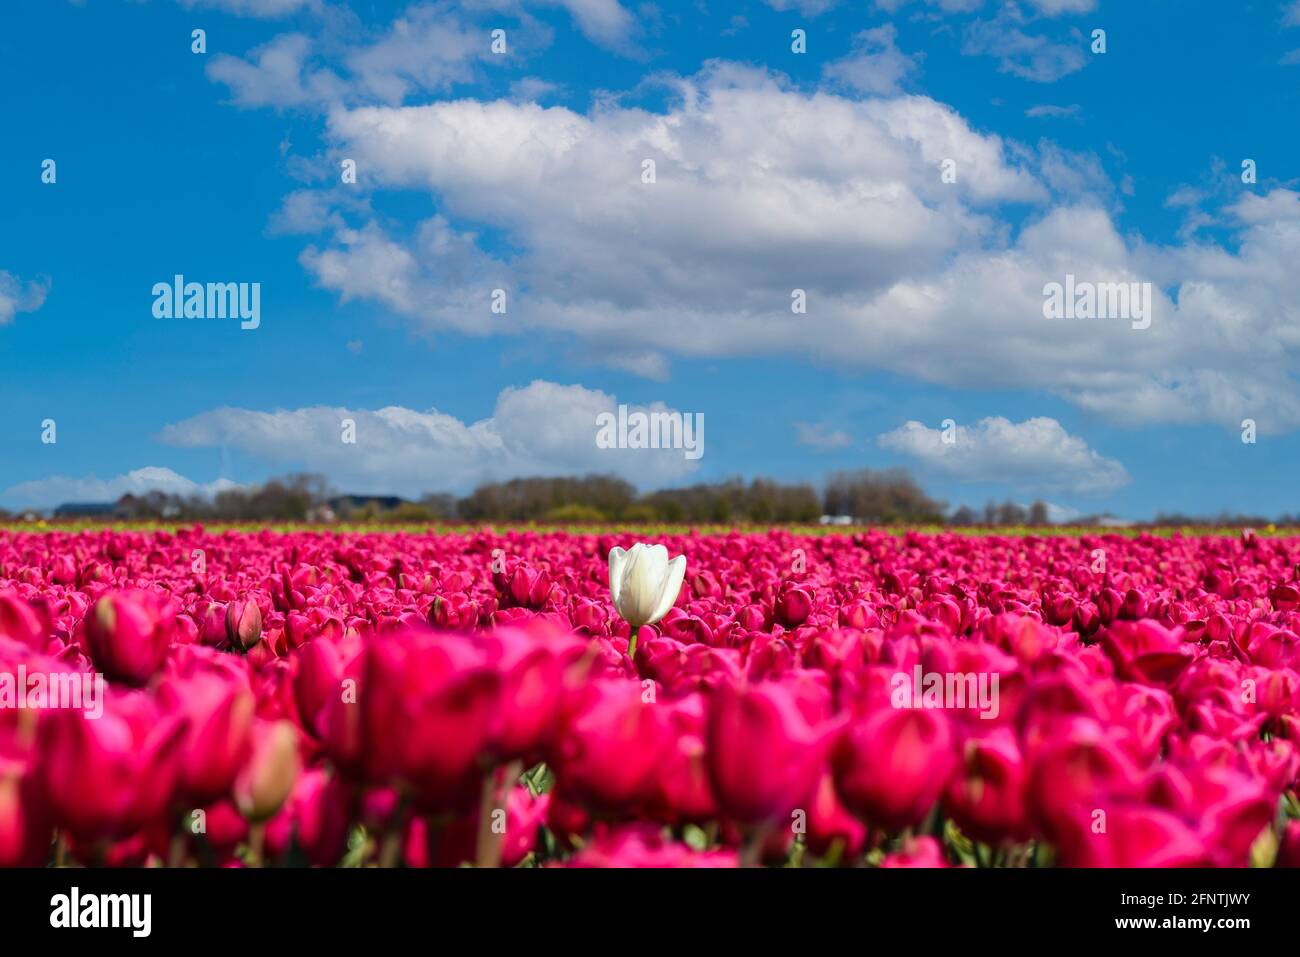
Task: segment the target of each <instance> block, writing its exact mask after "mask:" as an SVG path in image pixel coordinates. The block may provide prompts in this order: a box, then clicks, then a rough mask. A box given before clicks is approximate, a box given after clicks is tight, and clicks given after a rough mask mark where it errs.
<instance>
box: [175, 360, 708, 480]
mask: <svg viewBox="0 0 1300 957" xmlns="http://www.w3.org/2000/svg"><path fill="white" fill-rule="evenodd" d="M617 407H618V402H617V401H616V400H615V398H614V397H613V396H611V395H608V394H606V393H604V392H600V391H598V390H592V389H586V388H583V387H582V386H579V385H558V384H556V383H553V382H546V381H542V380H537V381H534V382H532V383H530V384H529V385H527V386H524V387H522V388H508V389H505V390H503V391H502V392H501V394H500V395H498V396H497V400H496V406H495V408H494V409H493V412H492V415H491V416H490V417H488V418H486V419H481V420H479V421H477V422H465V421H462V420H460V419H457V418H456V417H454V416H451V415H447V414H445V413H442V412H439V411H437V410H436V409H429V410H426V411H417V410H414V409H407V408H402V407H400V406H388V407H385V408H382V409H374V410H369V409H348V408H342V407H327V406H313V407H309V408H301V409H289V410H284V409H280V410H276V411H274V412H258V411H253V410H249V409H233V408H223V409H216V410H213V411H210V412H203V413H200V414H199V415H196V416H193V417H191V418H188V419H185V420H183V421H181V422H177V423H174V424H172V425H169V426H167V427H166V428H165V429H163V431H162V433H161V435H160V438H161V439H162V441H164V442H166V443H168V444H171V445H176V446H185V447H204V448H206V447H215V446H223V447H229V448H236V449H240V450H242V451H244V452H247V453H249V454H251V455H253V456H256V457H258V458H259V459H262V460H264V461H266V462H271V463H275V464H277V465H286V466H293V467H294V468H305V469H307V470H309V471H313V472H322V473H324V474H326V475H328V476H330V478H331V480H332V481H333V482H334V483H335V484H336V485H338V486H340V487H344V486H346V489H347V491H349V492H364V493H380V492H393V493H397V494H407V495H417V494H420V493H422V492H430V491H442V490H464V489H468V488H470V487H472V486H473V485H474V484H476V483H478V482H481V481H485V480H489V479H505V478H512V477H516V476H522V475H571V474H575V473H583V472H600V473H612V474H616V475H621V476H623V477H625V478H627V479H628V480H630V481H632V482H633V483H635V484H637V485H639V486H644V487H653V486H657V485H660V484H663V483H664V482H668V481H672V480H674V479H678V478H681V477H682V476H684V475H687V474H689V473H690V472H692V471H693V470H694V469H695V468H696V467H697V465H698V462H697V461H692V460H688V459H686V457H685V455H684V452H683V450H679V449H602V448H598V447H597V445H596V433H597V428H596V417H597V415H599V414H600V413H601V412H614V411H616V410H617ZM635 410H641V411H650V412H670V411H672V410H670V409H668V407H667V406H665V405H664V404H663V403H653V404H651V405H649V406H636V407H630V411H635ZM344 419H351V420H353V421H354V422H355V423H356V443H355V444H345V443H344V442H343V441H342V434H343V432H342V429H343V427H342V422H343V420H344ZM706 436H707V432H706ZM705 448H707V446H705Z"/></svg>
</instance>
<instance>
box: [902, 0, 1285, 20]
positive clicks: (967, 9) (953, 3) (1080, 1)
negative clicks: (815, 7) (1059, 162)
mask: <svg viewBox="0 0 1300 957" xmlns="http://www.w3.org/2000/svg"><path fill="white" fill-rule="evenodd" d="M912 2H913V0H876V7H877V8H878V9H880V10H884V11H885V12H887V13H896V12H897V11H899V10H900V9H902V8H903V7H905V6H907V5H908V4H909V3H912ZM1026 2H1027V3H1028V4H1029V6H1030V8H1031V9H1033V10H1035V11H1037V12H1038V13H1041V14H1043V15H1044V16H1048V17H1059V16H1062V15H1064V14H1071V13H1091V12H1092V11H1093V10H1095V9H1097V0H1026ZM1297 2H1300V0H1297ZM925 5H926V6H928V7H931V8H936V9H938V10H939V11H941V12H942V13H972V12H974V11H975V10H978V9H980V8H981V7H982V6H984V0H925Z"/></svg>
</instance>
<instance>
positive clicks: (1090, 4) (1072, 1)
mask: <svg viewBox="0 0 1300 957" xmlns="http://www.w3.org/2000/svg"><path fill="white" fill-rule="evenodd" d="M1029 5H1030V6H1031V7H1033V8H1034V9H1035V10H1037V11H1038V12H1039V13H1041V14H1044V15H1045V16H1049V17H1059V16H1062V15H1063V14H1071V13H1092V11H1094V10H1096V9H1097V0H1029Z"/></svg>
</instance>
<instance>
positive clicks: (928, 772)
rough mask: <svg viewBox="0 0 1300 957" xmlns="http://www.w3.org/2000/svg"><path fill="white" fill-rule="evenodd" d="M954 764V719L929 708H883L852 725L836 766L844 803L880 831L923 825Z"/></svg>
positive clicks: (839, 788) (838, 750)
mask: <svg viewBox="0 0 1300 957" xmlns="http://www.w3.org/2000/svg"><path fill="white" fill-rule="evenodd" d="M953 764H954V755H953V741H952V732H951V730H950V727H949V722H948V719H947V718H945V717H944V716H943V715H942V714H939V713H936V712H934V711H928V710H912V709H895V708H888V709H881V710H879V711H876V712H874V713H873V714H869V715H867V716H865V717H863V718H860V719H859V720H857V721H856V722H854V723H853V724H852V725H850V726H849V727H848V728H847V729H846V730H845V732H844V735H843V737H842V738H841V739H840V743H839V746H838V747H837V748H836V751H835V755H834V759H833V766H834V771H835V785H836V788H837V790H838V791H839V794H840V798H841V800H843V801H844V804H845V806H846V807H848V808H849V810H851V811H852V812H853V813H854V814H856V815H858V816H859V817H861V818H863V819H864V820H866V821H867V822H868V823H870V824H872V825H874V826H876V827H885V828H888V829H895V828H901V827H907V826H909V825H913V824H917V823H919V822H920V821H921V820H922V818H924V817H925V815H926V814H927V813H928V812H929V810H930V808H931V807H933V806H934V803H935V801H936V800H938V798H939V795H940V793H942V791H943V787H944V785H945V784H946V783H947V780H948V774H949V771H950V770H951V769H952V767H953Z"/></svg>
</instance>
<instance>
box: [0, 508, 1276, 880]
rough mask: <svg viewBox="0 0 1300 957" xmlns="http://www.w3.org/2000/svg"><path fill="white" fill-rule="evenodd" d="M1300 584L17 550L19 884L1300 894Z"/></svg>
mask: <svg viewBox="0 0 1300 957" xmlns="http://www.w3.org/2000/svg"><path fill="white" fill-rule="evenodd" d="M638 543H641V544H638ZM1298 577H1300V539H1295V538H1289V537H1286V536H1284V535H1278V536H1271V535H1255V534H1253V533H1251V532H1245V533H1242V534H1240V535H1232V536H1209V535H1205V536H1197V535H1180V534H1176V533H1175V534H1172V535H1165V536H1156V535H1151V534H1139V535H1132V536H1123V535H1119V534H1104V535H1103V534H1076V535H1055V536H1051V535H1037V534H1033V533H1030V534H1024V535H1016V536H1000V535H963V534H954V533H922V532H916V531H912V532H891V531H861V532H854V531H852V530H849V531H846V532H844V533H843V534H826V535H813V534H806V535H805V534H798V533H795V532H792V531H780V530H775V531H770V532H748V533H741V532H730V533H718V534H701V533H698V532H697V533H690V534H665V533H663V532H662V531H659V532H653V533H652V532H648V531H647V532H643V533H641V534H640V535H637V534H632V533H627V532H623V531H617V532H616V531H613V530H610V531H607V532H602V533H592V534H584V533H577V532H563V531H540V530H525V531H510V532H494V531H489V530H477V531H476V530H470V531H465V532H446V531H444V532H434V531H419V532H409V531H389V532H385V533H363V532H340V531H320V530H307V529H299V530H291V531H270V530H264V531H260V532H258V531H239V530H228V531H221V532H215V531H205V530H204V529H202V528H199V527H192V528H172V529H165V530H162V529H152V530H147V531H146V530H130V529H112V528H106V527H104V528H86V529H82V530H71V531H68V530H64V531H51V530H44V531H42V530H32V529H25V530H24V529H17V528H14V529H10V530H0V865H4V866H73V865H85V866H104V867H136V866H149V865H165V866H173V867H191V866H201V867H291V866H317V867H333V866H345V867H455V866H461V865H473V866H479V867H496V866H504V867H737V866H768V867H803V868H812V867H963V866H964V867H1015V868H1041V867H1135V866H1156V867H1166V866H1168V867H1174V866H1213V867H1245V866H1255V867H1273V866H1292V867H1294V866H1298V865H1300V803H1298V802H1297V792H1296V788H1297V777H1298V774H1300V750H1298V746H1300V581H1297V578H1298Z"/></svg>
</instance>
